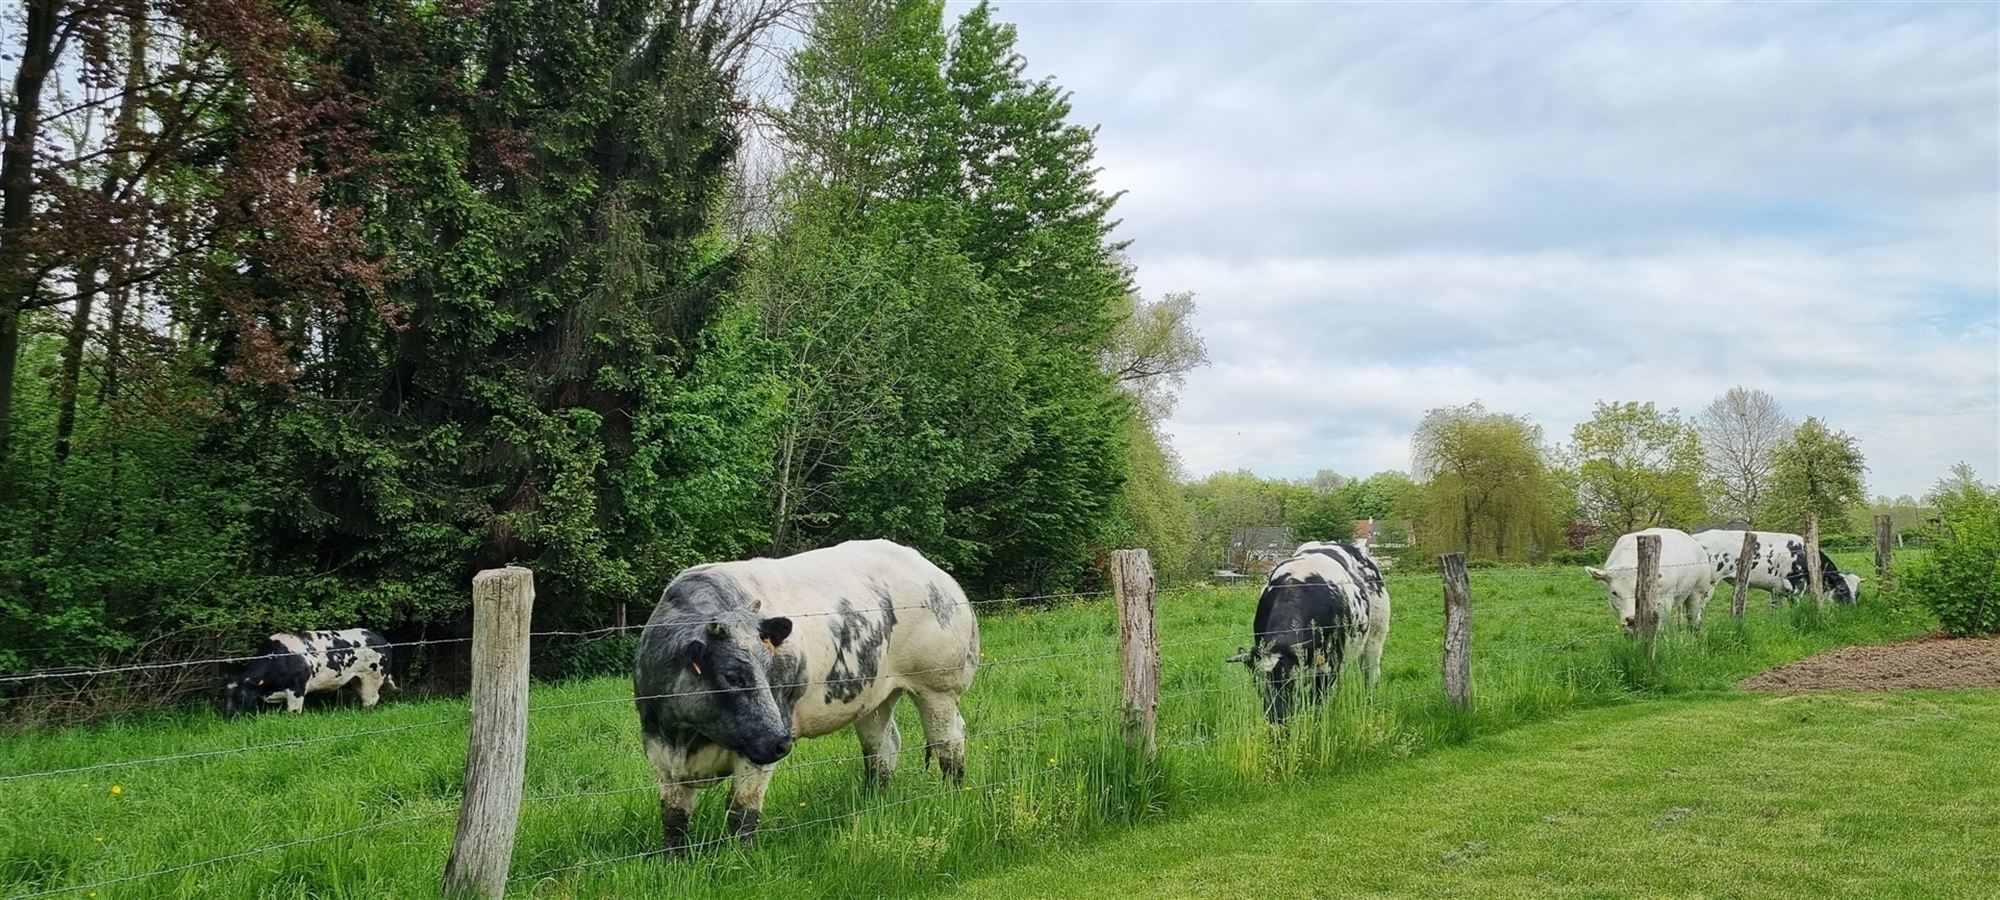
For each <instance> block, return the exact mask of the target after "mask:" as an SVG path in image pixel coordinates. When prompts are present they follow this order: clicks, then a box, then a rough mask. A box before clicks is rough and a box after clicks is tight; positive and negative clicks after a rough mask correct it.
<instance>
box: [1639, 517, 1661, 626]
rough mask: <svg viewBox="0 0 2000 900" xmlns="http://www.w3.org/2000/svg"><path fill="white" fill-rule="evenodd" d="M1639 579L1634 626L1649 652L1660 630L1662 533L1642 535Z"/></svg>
mask: <svg viewBox="0 0 2000 900" xmlns="http://www.w3.org/2000/svg"><path fill="white" fill-rule="evenodd" d="M1634 574H1636V575H1638V580H1637V581H1635V582H1633V587H1632V617H1633V622H1632V624H1633V627H1634V630H1635V632H1636V633H1637V636H1638V638H1639V640H1641V641H1644V642H1646V649H1647V650H1648V651H1650V650H1652V649H1653V639H1654V638H1655V637H1657V636H1658V635H1659V633H1660V536H1659V535H1657V534H1642V535H1639V571H1638V572H1636V573H1634Z"/></svg>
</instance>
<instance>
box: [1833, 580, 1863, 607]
mask: <svg viewBox="0 0 2000 900" xmlns="http://www.w3.org/2000/svg"><path fill="white" fill-rule="evenodd" d="M1859 599H1861V576H1859V575H1856V574H1854V573H1852V572H1842V573H1840V574H1838V575H1836V576H1834V578H1833V602H1835V603H1853V602H1855V601H1857V600H1859Z"/></svg>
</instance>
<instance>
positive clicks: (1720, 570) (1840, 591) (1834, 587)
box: [1694, 529, 1861, 603]
mask: <svg viewBox="0 0 2000 900" xmlns="http://www.w3.org/2000/svg"><path fill="white" fill-rule="evenodd" d="M1743 534H1744V533H1743V532H1741V531H1729V530H1725V529H1715V530H1711V531H1699V532H1696V533H1695V536H1694V539H1695V540H1697V541H1700V542H1701V546H1702V549H1704V550H1706V551H1708V558H1709V559H1710V560H1713V561H1714V563H1715V580H1716V581H1717V582H1718V583H1720V582H1724V581H1727V582H1730V583H1732V584H1733V583H1735V581H1736V556H1737V554H1739V553H1742V552H1743ZM1750 536H1751V541H1752V543H1751V547H1750V586H1751V587H1753V588H1761V589H1763V590H1767V591H1770V592H1771V594H1772V596H1773V597H1785V596H1797V595H1801V594H1804V593H1805V592H1806V583H1807V581H1808V580H1809V579H1808V572H1807V570H1806V539H1805V538H1802V537H1800V536H1798V535H1796V534H1788V533H1786V532H1782V531H1752V532H1750ZM1819 573H1820V588H1821V590H1824V591H1825V592H1826V595H1827V596H1828V597H1831V598H1833V601H1834V602H1835V603H1853V602H1855V600H1856V599H1858V598H1859V597H1860V596H1861V576H1859V575H1855V574H1852V573H1848V572H1842V571H1840V567H1839V566H1836V565H1834V564H1833V559H1832V558H1831V557H1829V556H1827V555H1826V554H1825V553H1824V552H1822V553H1821V554H1820V555H1819Z"/></svg>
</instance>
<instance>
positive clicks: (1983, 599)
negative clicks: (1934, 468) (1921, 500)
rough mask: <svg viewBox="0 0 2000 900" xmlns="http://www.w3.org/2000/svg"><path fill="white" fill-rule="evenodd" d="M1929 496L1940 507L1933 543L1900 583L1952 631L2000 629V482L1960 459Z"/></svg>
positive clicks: (1994, 631) (1928, 531) (1997, 631)
mask: <svg viewBox="0 0 2000 900" xmlns="http://www.w3.org/2000/svg"><path fill="white" fill-rule="evenodd" d="M1925 500H1926V501H1927V502H1929V503H1930V504H1931V505H1932V506H1933V507H1935V508H1936V509H1937V520H1936V522H1935V523H1934V524H1932V525H1929V526H1927V528H1926V537H1927V538H1928V541H1927V543H1928V544H1929V548H1930V549H1929V550H1928V551H1926V552H1924V553H1921V554H1917V555H1916V556H1915V559H1914V561H1913V562H1910V563H1908V564H1905V565H1904V566H1902V567H1901V571H1900V572H1898V573H1897V577H1898V580H1899V581H1900V582H1901V583H1900V585H1899V587H1901V588H1902V589H1903V590H1905V591H1907V592H1909V593H1912V594H1914V595H1916V596H1917V597H1918V598H1920V599H1922V601H1923V602H1924V604H1925V605H1926V606H1928V607H1930V610H1931V612H1933V613H1935V614H1936V615H1937V618H1938V622H1939V623H1940V624H1942V625H1943V626H1944V629H1945V631H1947V632H1949V633H1951V634H1955V635H1962V636H1963V635H1988V634H2000V485H1994V484H1985V483H1981V482H1980V481H1979V479H1978V478H1977V477H1976V476H1975V474H1974V473H1973V471H1972V467H1971V466H1968V465H1966V464H1965V463H1959V464H1958V465H1957V466H1954V467H1953V468H1952V473H1951V477H1949V478H1945V479H1941V480H1939V482H1938V484H1937V487H1936V488H1934V489H1933V490H1932V491H1931V493H1930V495H1929V496H1927V497H1926V498H1925Z"/></svg>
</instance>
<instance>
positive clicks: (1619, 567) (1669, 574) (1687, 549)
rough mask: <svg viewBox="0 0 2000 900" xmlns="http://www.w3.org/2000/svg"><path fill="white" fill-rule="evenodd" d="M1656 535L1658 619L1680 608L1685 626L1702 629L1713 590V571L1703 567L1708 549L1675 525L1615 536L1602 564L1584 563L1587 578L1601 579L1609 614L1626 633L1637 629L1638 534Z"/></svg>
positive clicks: (1665, 618) (1706, 562) (1663, 618)
mask: <svg viewBox="0 0 2000 900" xmlns="http://www.w3.org/2000/svg"><path fill="white" fill-rule="evenodd" d="M1642 534H1652V535H1658V536H1659V538H1660V572H1659V581H1658V585H1657V590H1656V592H1655V593H1654V596H1655V597H1656V598H1658V600H1657V602H1658V603H1659V605H1660V621H1661V622H1662V623H1665V622H1666V621H1667V620H1668V619H1669V618H1670V617H1671V616H1672V615H1673V612H1674V610H1675V609H1680V610H1682V611H1684V612H1685V613H1686V615H1687V621H1688V625H1689V626H1691V627H1694V628H1700V627H1701V619H1702V615H1703V614H1704V613H1706V612H1707V611H1708V601H1709V597H1710V595H1712V594H1713V593H1715V570H1714V569H1712V568H1710V566H1709V565H1708V551H1706V550H1703V549H1702V546H1701V544H1700V543H1699V542H1697V541H1696V540H1695V539H1694V538H1693V537H1691V536H1689V535H1688V533H1687V532H1685V531H1680V530H1678V529H1674V528H1648V529H1645V530H1644V531H1635V532H1633V533H1631V534H1627V535H1623V536H1621V537H1619V538H1618V541H1617V543H1614V544H1612V545H1611V555H1610V556H1608V557H1606V558H1605V560H1604V568H1602V569H1599V568H1595V567H1592V566H1585V567H1584V571H1586V572H1589V573H1590V577H1592V578H1595V579H1597V580H1598V581H1602V582H1604V592H1605V597H1606V599H1608V600H1609V601H1611V613H1612V615H1614V616H1617V617H1618V620H1619V621H1620V622H1623V623H1625V631H1626V632H1627V633H1631V632H1632V631H1634V630H1636V629H1637V628H1638V618H1637V615H1636V614H1635V612H1634V610H1635V609H1636V607H1637V602H1636V601H1637V596H1638V586H1639V536H1640V535H1642Z"/></svg>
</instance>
